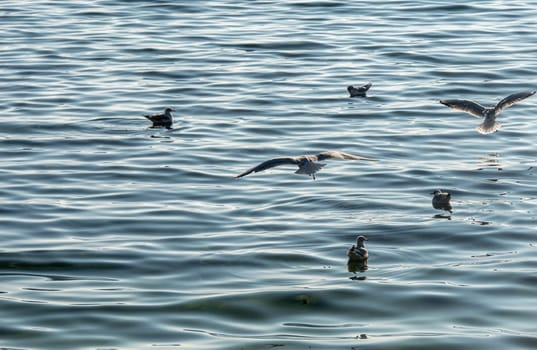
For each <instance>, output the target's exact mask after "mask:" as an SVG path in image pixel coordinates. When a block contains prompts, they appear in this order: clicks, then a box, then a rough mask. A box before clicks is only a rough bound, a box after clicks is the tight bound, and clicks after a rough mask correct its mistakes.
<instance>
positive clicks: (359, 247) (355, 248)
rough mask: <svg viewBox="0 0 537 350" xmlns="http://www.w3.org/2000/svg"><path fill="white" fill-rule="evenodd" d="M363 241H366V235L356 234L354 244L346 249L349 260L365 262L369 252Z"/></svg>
mask: <svg viewBox="0 0 537 350" xmlns="http://www.w3.org/2000/svg"><path fill="white" fill-rule="evenodd" d="M364 241H367V237H365V236H358V237H357V238H356V245H354V244H353V245H352V247H350V248H349V250H348V251H347V256H348V257H349V262H355V263H356V262H359V263H364V262H367V259H368V258H369V253H368V252H367V249H366V248H365V244H364Z"/></svg>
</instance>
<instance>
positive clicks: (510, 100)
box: [440, 90, 535, 134]
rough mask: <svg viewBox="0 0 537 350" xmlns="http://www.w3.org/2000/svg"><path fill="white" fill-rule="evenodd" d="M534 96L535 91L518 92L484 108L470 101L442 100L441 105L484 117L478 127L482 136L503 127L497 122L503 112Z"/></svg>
mask: <svg viewBox="0 0 537 350" xmlns="http://www.w3.org/2000/svg"><path fill="white" fill-rule="evenodd" d="M533 94H535V90H528V91H523V92H518V93H515V94H512V95H509V96H507V97H506V98H504V99H503V100H501V101H500V102H498V104H497V105H496V106H494V107H483V106H482V105H480V104H479V103H477V102H473V101H469V100H442V101H440V103H441V104H443V105H446V106H448V107H450V108H453V109H458V110H461V111H463V112H466V113H468V114H470V115H472V116H474V117H477V118H483V117H484V118H485V120H484V121H483V123H481V124H479V125H478V126H477V127H476V130H477V131H478V132H480V133H481V134H490V133H493V132H494V131H497V130H498V129H499V128H500V126H501V124H500V123H499V122H497V121H496V117H497V116H499V115H500V113H501V111H503V110H504V109H505V108H507V107H510V106H512V105H514V104H515V103H517V102H520V101H522V100H523V99H525V98H528V97H530V96H531V95H533Z"/></svg>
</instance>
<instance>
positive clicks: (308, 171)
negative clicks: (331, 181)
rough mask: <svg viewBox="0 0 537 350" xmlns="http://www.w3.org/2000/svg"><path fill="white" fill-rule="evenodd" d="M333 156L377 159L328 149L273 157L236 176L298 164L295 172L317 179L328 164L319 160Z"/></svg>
mask: <svg viewBox="0 0 537 350" xmlns="http://www.w3.org/2000/svg"><path fill="white" fill-rule="evenodd" d="M331 158H339V159H353V160H370V161H373V160H375V159H371V158H366V157H360V156H354V155H352V154H348V153H343V152H338V151H326V152H321V153H318V154H308V155H303V156H298V157H281V158H273V159H269V160H267V161H265V162H263V163H261V164H259V165H257V166H255V167H253V168H251V169H249V170H246V171H245V172H243V173H241V174H239V175H237V176H235V177H237V178H238V177H243V176H246V175H248V174H251V173H257V172H260V171H263V170H267V169H270V168H274V167H276V166H279V165H286V164H290V165H297V166H298V170H297V171H295V174H303V175H309V176H311V177H313V179H314V180H315V173H316V172H318V171H319V170H321V169H322V168H323V167H324V166H325V165H326V164H322V163H317V162H318V161H322V160H325V159H331Z"/></svg>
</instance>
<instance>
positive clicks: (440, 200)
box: [431, 190, 452, 213]
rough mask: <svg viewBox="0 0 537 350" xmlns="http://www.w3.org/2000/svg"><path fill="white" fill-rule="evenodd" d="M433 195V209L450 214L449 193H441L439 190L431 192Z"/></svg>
mask: <svg viewBox="0 0 537 350" xmlns="http://www.w3.org/2000/svg"><path fill="white" fill-rule="evenodd" d="M431 194H432V195H433V208H435V209H438V210H446V211H449V212H450V213H451V209H452V208H451V203H450V202H449V201H450V200H451V193H449V192H442V191H441V190H435V191H434V192H431Z"/></svg>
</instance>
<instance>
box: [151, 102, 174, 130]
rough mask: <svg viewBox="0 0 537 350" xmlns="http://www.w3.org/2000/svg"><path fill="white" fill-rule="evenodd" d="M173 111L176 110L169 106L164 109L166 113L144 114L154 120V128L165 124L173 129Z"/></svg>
mask: <svg viewBox="0 0 537 350" xmlns="http://www.w3.org/2000/svg"><path fill="white" fill-rule="evenodd" d="M172 112H175V109H172V108H169V107H168V108H166V109H165V110H164V113H159V114H152V115H144V117H146V118H147V119H149V120H151V121H152V122H153V126H152V127H153V128H154V127H157V126H164V127H165V128H167V129H171V128H172V125H173V116H172Z"/></svg>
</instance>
